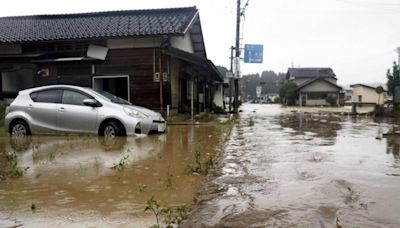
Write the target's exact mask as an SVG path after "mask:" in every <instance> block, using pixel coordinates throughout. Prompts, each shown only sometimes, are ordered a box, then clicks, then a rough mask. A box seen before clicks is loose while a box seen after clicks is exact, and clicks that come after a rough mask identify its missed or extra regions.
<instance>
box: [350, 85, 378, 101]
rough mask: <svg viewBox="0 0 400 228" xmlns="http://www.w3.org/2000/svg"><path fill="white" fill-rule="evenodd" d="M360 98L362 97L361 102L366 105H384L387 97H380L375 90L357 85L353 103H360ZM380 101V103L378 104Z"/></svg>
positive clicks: (354, 90) (354, 88)
mask: <svg viewBox="0 0 400 228" xmlns="http://www.w3.org/2000/svg"><path fill="white" fill-rule="evenodd" d="M359 96H361V98H362V100H361V102H365V103H375V104H384V103H385V97H384V95H383V93H382V94H381V95H380V97H379V94H378V93H377V92H376V91H375V89H373V88H369V87H366V86H362V85H356V86H354V87H353V99H352V101H353V102H359ZM378 99H379V103H378Z"/></svg>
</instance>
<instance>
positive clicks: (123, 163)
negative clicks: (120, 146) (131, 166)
mask: <svg viewBox="0 0 400 228" xmlns="http://www.w3.org/2000/svg"><path fill="white" fill-rule="evenodd" d="M128 158H129V155H125V156H124V157H122V158H121V160H120V161H119V162H118V164H116V165H114V166H113V167H111V168H112V169H115V170H117V171H120V172H121V171H124V170H125V167H126V166H127V165H128Z"/></svg>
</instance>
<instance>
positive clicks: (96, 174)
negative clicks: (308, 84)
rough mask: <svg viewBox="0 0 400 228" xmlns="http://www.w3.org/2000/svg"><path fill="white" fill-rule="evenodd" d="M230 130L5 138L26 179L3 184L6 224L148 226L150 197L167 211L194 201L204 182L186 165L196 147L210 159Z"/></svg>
mask: <svg viewBox="0 0 400 228" xmlns="http://www.w3.org/2000/svg"><path fill="white" fill-rule="evenodd" d="M225 128H226V127H224V126H218V125H216V126H213V125H201V126H170V127H168V129H167V132H166V133H165V134H162V135H150V136H143V137H127V138H126V137H122V138H117V139H106V138H98V137H89V136H83V137H81V136H65V137H62V136H49V137H45V136H41V137H28V138H16V139H14V138H10V137H9V136H8V135H6V134H3V135H1V136H0V150H1V152H3V153H2V156H4V155H9V154H15V155H16V156H15V160H16V164H17V167H16V168H18V169H19V170H21V171H22V172H23V175H22V177H19V178H7V179H6V180H3V181H0V227H13V226H20V225H22V226H23V227H56V226H61V227H149V226H151V225H153V224H155V218H154V216H153V215H152V214H151V213H149V212H147V213H145V212H144V209H145V207H146V202H147V201H148V200H149V199H150V198H151V197H153V196H154V199H155V200H156V201H157V202H158V203H159V204H160V205H168V206H171V205H172V206H174V205H175V206H176V205H185V204H189V203H191V202H192V201H193V199H194V197H195V195H196V192H197V191H198V188H199V185H200V182H201V181H202V179H203V177H201V176H193V175H190V174H188V173H187V171H186V168H187V166H188V165H189V164H193V163H194V162H195V161H194V160H195V159H194V151H195V150H198V151H200V153H201V156H202V157H204V158H205V157H207V156H213V155H215V153H216V152H217V151H219V150H220V149H221V146H222V140H223V139H224V137H225V134H226V133H225V131H226V129H225ZM2 159H3V160H2V161H0V162H2V164H3V167H2V169H5V167H4V164H6V162H5V161H4V158H3V157H2ZM11 168H12V167H11ZM0 171H1V168H0Z"/></svg>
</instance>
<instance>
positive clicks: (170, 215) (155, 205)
mask: <svg viewBox="0 0 400 228" xmlns="http://www.w3.org/2000/svg"><path fill="white" fill-rule="evenodd" d="M144 211H145V212H147V211H151V212H152V213H153V215H154V217H155V218H156V224H154V225H152V226H151V227H152V228H161V227H162V226H161V225H162V223H163V224H164V225H165V226H164V227H165V228H173V227H175V226H179V225H180V224H181V223H182V221H183V220H185V219H186V217H187V213H186V206H178V207H162V206H161V205H160V203H159V202H158V201H157V200H155V199H154V196H152V197H151V198H150V199H149V200H148V201H147V202H146V208H145V209H144ZM161 220H162V221H161Z"/></svg>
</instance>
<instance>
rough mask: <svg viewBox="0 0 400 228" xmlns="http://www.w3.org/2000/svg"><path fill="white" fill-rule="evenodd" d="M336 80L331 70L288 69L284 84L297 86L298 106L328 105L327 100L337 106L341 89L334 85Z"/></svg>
mask: <svg viewBox="0 0 400 228" xmlns="http://www.w3.org/2000/svg"><path fill="white" fill-rule="evenodd" d="M336 81H337V78H336V75H335V73H334V72H333V70H332V69H331V68H289V69H288V72H287V74H286V82H294V83H296V85H297V92H298V94H299V96H298V100H297V102H298V104H299V105H300V106H314V105H330V104H329V103H328V100H329V99H333V100H336V101H335V102H334V103H335V104H336V105H339V101H340V99H339V98H340V91H341V89H342V87H340V86H338V85H337V84H336Z"/></svg>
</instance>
